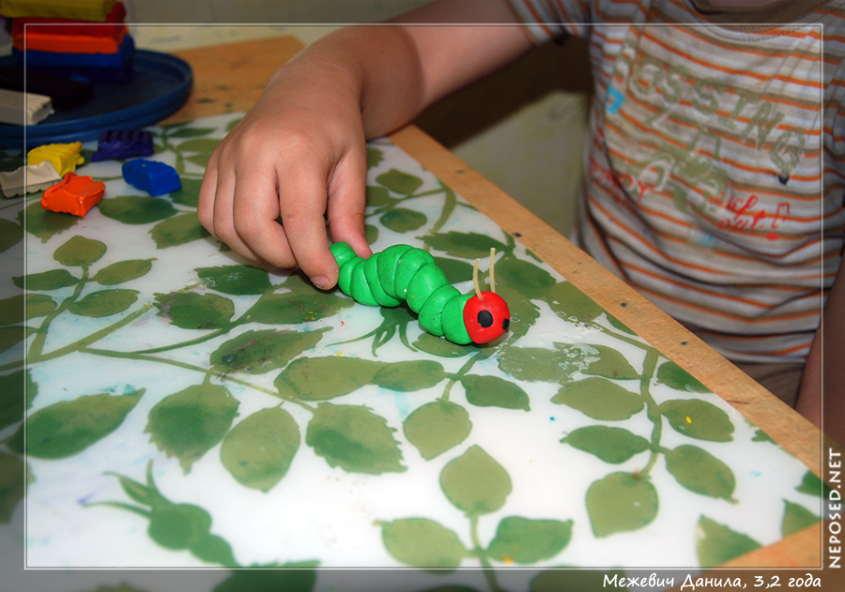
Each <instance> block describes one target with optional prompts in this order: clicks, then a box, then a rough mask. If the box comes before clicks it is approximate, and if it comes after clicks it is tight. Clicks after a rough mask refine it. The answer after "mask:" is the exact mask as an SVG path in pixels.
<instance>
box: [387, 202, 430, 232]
mask: <svg viewBox="0 0 845 592" xmlns="http://www.w3.org/2000/svg"><path fill="white" fill-rule="evenodd" d="M379 222H381V225H382V226H384V227H385V228H389V229H390V230H392V231H393V232H402V233H404V232H412V231H414V230H418V229H419V228H422V227H423V226H425V223H426V222H428V218H427V217H426V215H425V214H422V213H420V212H415V211H414V210H408V209H406V208H394V209H392V210H388V211H387V212H385V213H384V214H382V215H381V218H379Z"/></svg>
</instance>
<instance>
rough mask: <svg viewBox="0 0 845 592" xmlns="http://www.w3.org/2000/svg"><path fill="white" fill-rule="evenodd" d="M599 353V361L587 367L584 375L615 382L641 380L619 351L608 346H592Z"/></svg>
mask: <svg viewBox="0 0 845 592" xmlns="http://www.w3.org/2000/svg"><path fill="white" fill-rule="evenodd" d="M590 347H593V348H595V349H597V350H598V352H599V359H598V360H596V361H595V362H592V363H591V364H590V365H589V366H587V367H586V368H585V369H584V370H583V372H584V374H592V375H596V376H604V377H605V378H611V379H613V380H632V379H639V378H640V375H639V374H638V373H637V371H636V370H634V367H633V366H631V364H630V363H629V362H628V360H627V359H626V358H625V356H623V355H622V354H621V353H620V352H619V351H618V350H616V349H613V348H612V347H609V346H607V345H594V344H590Z"/></svg>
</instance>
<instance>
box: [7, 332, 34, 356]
mask: <svg viewBox="0 0 845 592" xmlns="http://www.w3.org/2000/svg"><path fill="white" fill-rule="evenodd" d="M35 331H36V330H35V329H33V328H32V327H20V326H17V327H0V353H3V352H4V351H6V350H8V349H11V348H13V347H14V346H16V345H17V344H19V343H20V342H21V341H23V340H24V339H26V338H27V337H29V336H30V335H32V334H33V333H35Z"/></svg>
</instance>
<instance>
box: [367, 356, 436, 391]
mask: <svg viewBox="0 0 845 592" xmlns="http://www.w3.org/2000/svg"><path fill="white" fill-rule="evenodd" d="M444 378H446V372H445V371H444V370H443V364H441V363H440V362H435V361H433V360H409V361H406V362H394V363H392V364H388V365H386V366H384V367H383V368H382V369H381V370H379V371H378V372H376V374H375V376H373V379H372V381H373V383H374V384H377V385H378V386H380V387H381V388H386V389H390V390H394V391H401V392H413V391H419V390H422V389H426V388H431V387H433V386H434V385H436V384H437V383H438V382H440V381H442V380H443V379H444Z"/></svg>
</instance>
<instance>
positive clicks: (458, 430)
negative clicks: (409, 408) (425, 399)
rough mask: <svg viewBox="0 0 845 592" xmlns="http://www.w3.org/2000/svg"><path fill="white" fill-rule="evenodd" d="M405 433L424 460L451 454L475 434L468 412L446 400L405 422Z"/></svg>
mask: <svg viewBox="0 0 845 592" xmlns="http://www.w3.org/2000/svg"><path fill="white" fill-rule="evenodd" d="M403 431H404V433H405V437H406V438H407V439H408V441H409V442H410V443H411V444H413V445H414V446H415V447H416V449H417V450H419V452H420V455H421V456H422V457H423V458H424V459H425V460H431V459H433V458H436V457H438V456H440V455H441V454H443V453H444V452H446V451H447V450H451V449H452V448H454V447H455V446H457V445H458V444H460V443H461V442H463V441H464V440H466V438H467V436H469V433H470V432H471V431H472V422H471V421H470V419H469V413H467V410H466V409H464V408H463V407H461V406H460V405H457V404H455V403H452V402H450V401H446V400H444V399H437V400H436V401H432V402H431V403H426V404H425V405H422V406H420V407H418V408H417V409H415V410H414V411H413V412H412V413H411V414H410V415H409V416H408V417H407V419H405V423H404V424H403Z"/></svg>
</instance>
